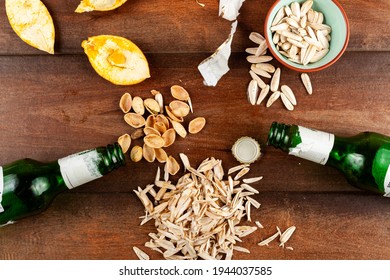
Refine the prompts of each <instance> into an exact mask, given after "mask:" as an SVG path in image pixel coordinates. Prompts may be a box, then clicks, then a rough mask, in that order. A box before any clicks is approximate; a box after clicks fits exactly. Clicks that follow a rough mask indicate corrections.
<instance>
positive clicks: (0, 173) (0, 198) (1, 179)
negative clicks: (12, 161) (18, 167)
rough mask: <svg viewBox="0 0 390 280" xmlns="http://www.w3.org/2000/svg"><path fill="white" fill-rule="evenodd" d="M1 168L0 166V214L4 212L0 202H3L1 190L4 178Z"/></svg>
mask: <svg viewBox="0 0 390 280" xmlns="http://www.w3.org/2000/svg"><path fill="white" fill-rule="evenodd" d="M3 177H4V176H3V168H2V167H1V166H0V213H1V212H4V208H3V206H1V201H2V200H3V190H4V178H3Z"/></svg>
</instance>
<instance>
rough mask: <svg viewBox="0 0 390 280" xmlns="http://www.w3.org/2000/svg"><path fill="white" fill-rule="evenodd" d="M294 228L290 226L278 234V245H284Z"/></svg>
mask: <svg viewBox="0 0 390 280" xmlns="http://www.w3.org/2000/svg"><path fill="white" fill-rule="evenodd" d="M295 230H296V227H295V226H291V227H289V228H288V229H286V230H285V231H284V232H283V233H282V234H281V235H280V237H279V241H280V246H284V243H286V242H287V241H288V240H289V239H290V238H291V236H292V234H293V233H294V231H295Z"/></svg>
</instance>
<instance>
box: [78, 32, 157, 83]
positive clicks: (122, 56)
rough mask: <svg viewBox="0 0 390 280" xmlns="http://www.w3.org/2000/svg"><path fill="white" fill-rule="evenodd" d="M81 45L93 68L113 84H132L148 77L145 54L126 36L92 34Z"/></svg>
mask: <svg viewBox="0 0 390 280" xmlns="http://www.w3.org/2000/svg"><path fill="white" fill-rule="evenodd" d="M81 46H82V47H83V48H84V52H85V53H86V55H87V56H88V59H89V61H90V63H91V65H92V67H93V68H94V70H95V71H96V72H97V73H98V74H99V75H100V76H101V77H103V78H104V79H106V80H108V81H110V82H111V83H113V84H115V85H133V84H137V83H140V82H142V81H143V80H145V79H147V78H149V77H150V72H149V65H148V62H147V60H146V57H145V55H144V54H143V52H142V51H141V50H140V49H139V48H138V47H137V45H135V44H134V43H133V42H131V41H130V40H128V39H126V38H123V37H119V36H112V35H99V36H93V37H89V38H88V40H84V41H83V42H82V44H81Z"/></svg>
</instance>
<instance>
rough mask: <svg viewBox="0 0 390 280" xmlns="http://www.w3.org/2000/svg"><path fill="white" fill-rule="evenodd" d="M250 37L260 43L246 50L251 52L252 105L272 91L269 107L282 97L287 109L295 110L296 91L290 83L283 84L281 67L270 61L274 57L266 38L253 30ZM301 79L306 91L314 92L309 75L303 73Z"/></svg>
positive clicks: (248, 57)
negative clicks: (271, 54) (269, 50)
mask: <svg viewBox="0 0 390 280" xmlns="http://www.w3.org/2000/svg"><path fill="white" fill-rule="evenodd" d="M249 39H250V40H251V41H252V42H254V43H255V44H258V46H257V47H251V48H247V49H246V50H245V51H246V52H247V53H248V54H249V55H248V56H247V61H248V62H249V63H251V68H250V71H249V74H250V76H251V78H252V80H251V81H250V83H249V85H248V89H247V95H248V100H249V102H250V103H251V104H252V105H260V104H261V103H262V102H263V100H265V99H266V98H267V96H268V95H269V94H270V93H271V94H270V96H269V97H268V100H267V102H266V107H267V108H268V107H270V106H271V105H272V104H274V103H275V101H276V100H278V99H279V98H280V99H281V100H282V102H283V104H284V106H285V107H286V109H287V110H289V111H292V110H294V106H296V105H297V100H296V98H295V95H294V92H293V90H292V89H291V88H290V87H289V86H288V85H285V84H282V85H281V83H280V77H281V68H279V67H278V68H276V67H275V66H274V65H272V64H271V63H270V62H271V61H272V60H273V57H272V56H270V55H267V49H268V46H267V43H266V40H265V38H264V37H263V36H262V35H261V34H260V33H257V32H252V33H251V34H250V35H249ZM263 79H268V82H265V81H264V80H263ZM301 79H302V82H303V84H304V86H305V88H306V91H307V92H308V93H309V94H312V92H313V89H312V85H311V81H310V77H309V75H308V74H307V73H303V74H302V75H301Z"/></svg>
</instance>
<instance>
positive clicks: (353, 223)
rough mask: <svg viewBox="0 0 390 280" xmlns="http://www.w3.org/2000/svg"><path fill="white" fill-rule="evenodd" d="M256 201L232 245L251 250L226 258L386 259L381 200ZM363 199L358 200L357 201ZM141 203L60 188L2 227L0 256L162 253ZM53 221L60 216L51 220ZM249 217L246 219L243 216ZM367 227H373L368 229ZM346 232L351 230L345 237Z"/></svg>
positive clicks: (269, 197) (296, 196)
mask: <svg viewBox="0 0 390 280" xmlns="http://www.w3.org/2000/svg"><path fill="white" fill-rule="evenodd" d="M254 198H255V199H257V200H258V201H259V202H261V203H262V206H261V207H260V209H259V210H256V211H253V213H252V218H253V220H258V221H260V222H261V223H262V224H263V226H264V229H258V230H257V231H255V232H254V233H253V234H251V235H249V236H246V237H243V242H242V243H240V246H243V247H245V248H248V249H249V250H250V251H251V253H250V254H246V253H240V252H237V253H235V254H234V259H266V260H267V259H335V258H336V259H389V257H390V252H389V250H386V249H385V244H387V243H388V242H389V241H390V237H389V236H388V231H389V225H388V224H386V223H382V221H383V217H384V216H388V215H389V214H390V211H389V208H388V207H387V204H388V202H387V201H386V200H385V199H382V200H378V199H377V197H376V196H367V195H360V194H341V193H328V194H314V193H293V192H261V193H260V194H259V195H256V196H254ZM362 205H364V207H362ZM142 208H143V207H142V205H141V203H140V202H139V201H138V199H137V198H136V197H135V195H133V194H130V193H120V194H115V193H106V194H80V193H78V194H75V193H73V192H69V193H66V194H63V195H60V196H59V197H58V198H57V199H56V200H55V201H54V202H53V204H52V206H51V207H50V208H49V209H48V210H47V211H46V212H45V213H43V214H41V215H38V216H34V217H30V218H28V219H24V220H20V221H19V222H18V223H17V224H14V225H12V226H7V227H4V228H2V230H1V233H2V238H1V239H0V247H1V248H2V250H1V251H0V258H1V259H37V258H38V259H64V257H65V258H66V259H105V260H106V259H137V257H136V256H135V255H134V252H133V251H132V249H131V248H132V247H133V246H137V247H139V248H141V249H143V250H144V251H145V252H147V253H148V254H149V255H150V256H151V258H152V259H161V258H162V256H161V255H160V254H159V253H157V252H154V251H152V250H150V249H149V248H146V247H145V246H144V244H145V242H147V241H149V239H150V237H148V233H150V232H156V229H155V228H154V225H153V222H149V223H147V224H145V225H143V226H140V225H139V218H138V217H139V216H142V215H143V214H144V212H143V209H142ZM58 220H61V221H62V222H61V223H60V224H59V223H58ZM247 224H249V223H247ZM292 225H296V226H297V230H296V231H295V233H294V234H293V236H292V237H291V239H290V240H289V241H288V242H287V243H286V246H291V247H293V248H294V250H293V251H290V250H287V249H283V248H281V247H279V242H278V241H277V240H276V241H274V242H272V243H270V244H269V246H268V247H267V246H264V247H260V246H258V245H257V243H259V242H260V241H262V240H264V239H265V238H267V237H269V236H271V235H272V234H274V233H275V232H276V226H278V227H279V228H280V229H281V230H285V229H287V227H289V226H292ZM373 228H375V230H374V231H373V230H372V229H373ZM351 233H354V236H351Z"/></svg>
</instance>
